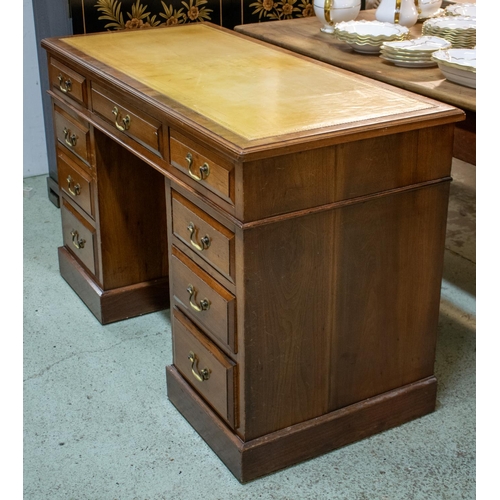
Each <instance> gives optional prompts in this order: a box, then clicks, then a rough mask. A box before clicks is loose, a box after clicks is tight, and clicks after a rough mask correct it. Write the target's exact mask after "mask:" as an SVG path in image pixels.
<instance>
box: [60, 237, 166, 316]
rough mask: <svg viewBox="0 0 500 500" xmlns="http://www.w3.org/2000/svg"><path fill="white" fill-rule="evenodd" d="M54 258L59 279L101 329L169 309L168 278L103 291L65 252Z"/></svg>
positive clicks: (61, 248) (62, 249)
mask: <svg viewBox="0 0 500 500" xmlns="http://www.w3.org/2000/svg"><path fill="white" fill-rule="evenodd" d="M58 254H59V271H60V273H61V276H62V277H63V278H64V279H65V280H66V282H67V283H68V284H69V286H71V288H72V289H73V290H74V291H75V292H76V294H77V295H78V296H79V297H80V298H81V299H82V301H83V302H84V303H85V305H86V306H87V307H88V308H89V309H90V311H91V312H92V314H94V316H95V317H96V318H97V319H98V321H99V322H100V323H101V324H103V325H106V324H108V323H114V322H115V321H121V320H123V319H127V318H133V317H135V316H140V315H142V314H147V313H151V312H155V311H160V310H162V309H167V308H168V307H169V304H170V298H169V289H168V277H167V278H161V279H157V280H152V281H147V282H144V283H137V284H135V285H131V286H126V287H121V288H116V289H113V290H103V289H102V288H101V287H100V286H99V285H98V284H97V283H96V282H95V281H94V280H93V278H92V276H91V275H90V274H89V273H88V272H87V271H86V270H85V269H84V268H83V266H81V265H80V263H79V262H78V261H77V260H76V259H75V258H74V257H73V256H72V255H71V253H70V252H68V250H66V248H64V247H59V248H58Z"/></svg>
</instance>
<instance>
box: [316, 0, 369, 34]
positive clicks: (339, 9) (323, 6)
mask: <svg viewBox="0 0 500 500" xmlns="http://www.w3.org/2000/svg"><path fill="white" fill-rule="evenodd" d="M313 7H314V13H315V14H316V16H317V17H318V19H319V20H320V21H321V22H322V23H323V27H322V28H321V31H323V32H324V33H333V29H334V27H335V24H337V23H340V22H341V21H352V20H353V19H356V17H358V14H359V11H360V9H361V0H313Z"/></svg>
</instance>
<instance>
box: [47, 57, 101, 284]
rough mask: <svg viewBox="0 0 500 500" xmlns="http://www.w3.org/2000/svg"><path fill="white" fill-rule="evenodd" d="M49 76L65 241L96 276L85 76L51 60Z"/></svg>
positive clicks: (93, 171)
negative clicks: (52, 97)
mask: <svg viewBox="0 0 500 500" xmlns="http://www.w3.org/2000/svg"><path fill="white" fill-rule="evenodd" d="M49 76H50V81H51V87H52V90H53V91H54V93H55V94H56V95H57V96H59V97H61V98H62V100H61V101H59V100H57V101H54V103H53V112H54V113H53V116H54V133H55V138H56V154H57V170H58V183H59V191H60V195H61V218H62V228H63V242H64V246H65V247H66V249H67V250H69V251H70V252H71V254H72V255H73V256H74V257H76V258H77V259H78V261H79V262H80V263H81V264H82V265H83V266H84V267H85V268H86V269H87V270H88V271H89V272H90V273H91V274H93V275H95V274H96V272H97V266H98V264H97V261H98V259H97V257H96V255H97V254H96V247H97V239H96V233H97V232H96V222H95V218H96V209H95V206H96V203H95V201H96V200H95V198H96V193H95V167H94V152H93V145H92V137H91V126H90V124H89V123H88V121H86V120H85V119H84V118H82V114H81V112H80V109H81V107H82V106H83V107H86V106H87V81H86V79H85V77H84V76H82V75H80V74H79V73H77V72H76V71H74V70H72V69H71V68H69V67H67V66H66V65H64V64H63V63H61V62H59V61H57V60H56V59H53V58H51V60H50V63H49Z"/></svg>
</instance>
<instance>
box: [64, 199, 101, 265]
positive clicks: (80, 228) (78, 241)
mask: <svg viewBox="0 0 500 500" xmlns="http://www.w3.org/2000/svg"><path fill="white" fill-rule="evenodd" d="M61 218H62V228H63V242H64V245H65V246H66V248H67V249H68V250H70V251H71V253H72V254H73V255H74V256H75V257H76V258H77V259H79V260H80V261H81V262H82V264H83V265H84V266H85V267H86V268H87V269H88V270H89V271H90V272H91V273H92V274H94V275H95V274H96V265H95V229H94V228H93V227H92V226H91V225H90V224H89V223H88V222H86V221H85V220H84V219H83V218H82V217H81V216H79V215H78V214H77V213H76V212H75V211H74V209H73V208H71V206H70V204H69V203H68V202H67V201H66V200H65V199H64V197H62V205H61Z"/></svg>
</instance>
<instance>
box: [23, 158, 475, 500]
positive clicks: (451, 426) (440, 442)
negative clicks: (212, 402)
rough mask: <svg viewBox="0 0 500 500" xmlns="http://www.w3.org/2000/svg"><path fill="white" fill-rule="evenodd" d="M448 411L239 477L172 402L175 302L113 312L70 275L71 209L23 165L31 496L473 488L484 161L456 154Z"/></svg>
mask: <svg viewBox="0 0 500 500" xmlns="http://www.w3.org/2000/svg"><path fill="white" fill-rule="evenodd" d="M452 173H453V176H454V179H455V180H454V182H453V183H452V195H451V199H450V210H449V218H448V219H449V220H448V237H447V243H446V247H447V250H446V254H445V270H444V277H443V287H442V300H441V313H440V318H439V338H438V345H437V354H436V369H435V372H436V376H437V378H438V383H439V388H438V403H437V408H436V411H435V412H434V413H432V414H430V415H427V416H425V417H422V418H420V419H418V420H415V421H412V422H410V423H407V424H405V425H402V426H400V427H398V428H395V429H392V430H390V431H386V432H384V433H381V434H378V435H376V436H373V437H371V438H368V439H365V440H363V441H360V442H358V443H355V444H352V445H349V446H346V447H344V448H341V449H339V450H336V451H333V452H331V453H328V454H326V455H323V456H321V457H318V458H316V459H314V460H310V461H307V462H305V463H302V464H299V465H296V466H293V467H290V468H288V469H285V470H283V471H280V472H277V473H274V474H272V475H269V476H267V477H264V478H261V479H258V480H256V481H254V482H251V483H249V484H246V485H241V484H240V483H239V482H238V481H237V480H236V479H235V478H234V477H233V476H232V474H231V473H230V472H229V471H228V470H227V469H226V467H225V466H224V464H222V462H221V461H220V460H219V459H218V457H217V456H216V455H215V454H214V453H213V452H212V451H211V449H210V448H209V447H208V446H207V445H206V444H205V443H204V441H203V440H202V439H201V438H200V437H199V436H198V435H197V434H196V432H195V431H194V430H193V429H192V428H191V427H190V425H189V424H188V423H187V422H186V421H185V420H184V419H183V417H182V416H181V415H180V414H179V413H178V412H177V411H176V410H175V408H174V407H173V406H172V405H171V404H170V403H169V401H168V399H167V394H166V385H165V366H166V365H168V364H170V363H171V338H170V316H169V311H163V312H159V313H154V314H149V315H147V316H143V317H140V318H135V319H130V320H127V321H122V322H119V323H115V324H111V325H107V326H102V325H100V324H99V322H98V321H97V320H96V319H95V318H94V316H93V315H92V314H91V313H90V311H89V310H88V309H87V308H86V307H85V305H84V304H83V303H82V302H81V301H80V299H79V298H78V297H77V296H76V294H75V293H74V292H73V291H72V290H71V288H70V287H69V286H68V285H67V284H66V282H65V281H64V280H63V279H62V278H61V277H60V275H59V271H58V264H57V251H56V249H57V247H58V246H60V245H61V243H62V235H61V226H60V212H59V210H58V209H57V208H56V207H55V206H54V205H52V204H51V203H50V201H49V200H48V198H47V193H46V177H45V176H40V177H31V178H26V179H24V188H25V189H24V191H23V195H24V255H23V259H24V307H23V316H24V323H23V326H24V391H23V396H24V405H23V412H24V415H23V418H24V451H23V453H24V457H23V462H24V479H23V483H24V484H23V487H24V499H25V500H45V499H47V500H49V499H50V500H58V499H61V500H87V499H88V500H163V499H186V500H191V499H193V500H194V499H203V500H226V499H232V498H238V499H256V498H262V499H264V500H265V499H289V500H295V499H297V500H299V499H317V500H321V499H343V500H351V499H353V500H364V499H366V500H385V499H387V500H399V499H401V500H419V499H422V500H424V499H425V500H427V499H432V500H434V499H436V500H437V499H453V500H456V499H473V498H475V488H476V482H475V477H476V453H475V449H476V415H475V409H476V390H475V388H476V384H475V373H476V372H475V369H476V367H475V348H476V339H475V331H476V312H475V303H476V300H475V279H476V264H475V255H476V254H475V167H474V166H473V165H469V164H465V163H463V162H460V161H458V160H454V164H453V172H452Z"/></svg>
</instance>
